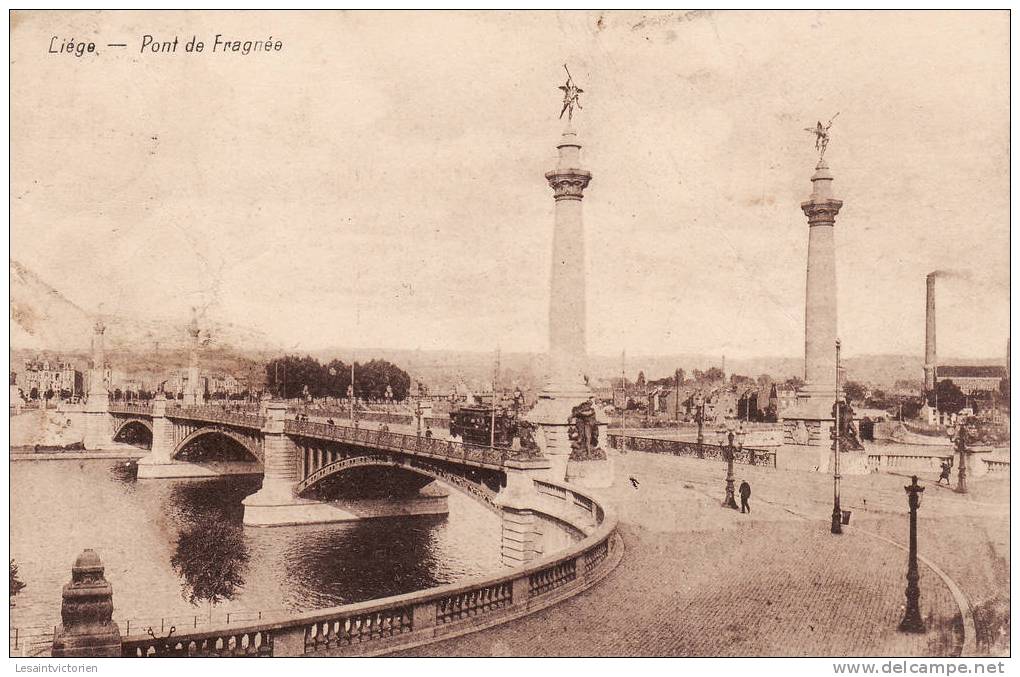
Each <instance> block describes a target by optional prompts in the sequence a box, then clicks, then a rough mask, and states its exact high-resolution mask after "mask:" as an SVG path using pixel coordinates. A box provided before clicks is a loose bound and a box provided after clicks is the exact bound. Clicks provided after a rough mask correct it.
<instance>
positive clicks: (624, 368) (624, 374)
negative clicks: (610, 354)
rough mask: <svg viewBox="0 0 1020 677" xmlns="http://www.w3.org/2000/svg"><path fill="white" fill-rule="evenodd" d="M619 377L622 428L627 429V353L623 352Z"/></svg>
mask: <svg viewBox="0 0 1020 677" xmlns="http://www.w3.org/2000/svg"><path fill="white" fill-rule="evenodd" d="M621 359H622V361H621V363H620V376H621V377H623V427H624V428H626V427H627V351H626V349H625V350H624V351H623V356H622V358H621Z"/></svg>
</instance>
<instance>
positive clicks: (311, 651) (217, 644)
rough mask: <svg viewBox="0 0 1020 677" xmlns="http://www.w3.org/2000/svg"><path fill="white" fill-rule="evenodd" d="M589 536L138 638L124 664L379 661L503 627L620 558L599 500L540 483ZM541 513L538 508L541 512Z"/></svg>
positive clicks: (127, 643) (612, 524)
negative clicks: (402, 591) (331, 598)
mask: <svg viewBox="0 0 1020 677" xmlns="http://www.w3.org/2000/svg"><path fill="white" fill-rule="evenodd" d="M534 482H535V488H536V489H537V490H539V491H540V492H541V493H542V494H543V495H544V496H546V497H553V498H557V499H558V500H560V501H562V502H563V503H564V504H565V506H564V507H566V508H568V509H567V510H566V511H564V513H565V514H571V513H572V511H571V510H570V508H572V507H576V508H579V509H580V510H581V511H582V512H581V513H580V514H579V513H577V512H576V511H573V514H575V516H576V518H577V520H578V524H577V525H576V526H577V528H578V529H580V528H581V527H582V526H584V525H583V524H582V522H583V521H584V518H585V516H587V515H591V516H592V517H593V518H594V519H595V524H596V528H595V530H594V531H592V532H591V534H590V535H589V536H587V537H586V538H584V539H583V540H581V541H579V542H577V543H574V544H573V545H572V546H571V547H569V548H567V549H566V550H564V551H562V552H560V553H558V554H553V555H551V556H549V557H546V558H544V559H541V560H538V561H536V562H534V563H532V564H530V565H528V566H524V567H519V568H515V569H510V570H507V571H506V572H505V573H502V572H501V573H499V574H496V575H489V576H482V577H479V578H476V579H473V580H470V581H466V582H463V583H456V584H451V585H444V586H441V587H438V588H432V589H429V590H420V591H418V592H413V593H410V594H406V595H397V596H394V597H387V598H385V599H380V600H373V601H369V602H362V603H359V604H348V605H345V606H340V607H335V608H332V609H323V610H318V611H311V612H305V613H299V614H295V615H294V616H293V617H291V618H289V619H284V620H277V621H272V622H258V623H254V624H248V625H241V626H238V627H234V628H221V629H218V630H217V629H210V630H204V631H202V632H185V633H183V634H180V635H177V636H175V637H173V638H172V640H170V641H169V642H168V641H164V640H158V639H156V640H154V639H153V638H151V637H148V636H145V637H142V636H139V635H136V636H133V637H127V638H125V640H124V641H123V644H122V646H123V655H124V656H203V655H224V656H238V655H243V656H342V655H379V654H385V653H390V652H392V651H396V650H400V649H406V648H410V647H413V646H419V645H422V644H428V643H430V642H434V641H437V640H440V639H445V638H448V637H455V636H457V635H463V634H467V633H469V632H474V631H476V630H482V629H484V628H487V627H491V626H493V625H498V624H500V623H506V622H508V621H511V620H514V619H516V618H520V617H521V616H525V615H527V614H529V613H533V612H535V611H538V610H540V609H544V608H546V607H548V606H551V605H553V604H555V603H557V602H559V601H561V600H563V599H566V598H568V597H570V596H572V595H575V594H577V593H579V592H582V591H583V590H586V589H588V588H589V587H591V586H592V585H594V584H595V583H597V582H598V581H599V580H601V579H602V578H603V577H605V576H606V575H607V574H608V573H609V572H610V571H612V570H613V568H614V567H615V566H616V565H617V564H618V563H619V561H620V558H621V557H622V556H623V541H622V539H621V538H620V536H619V534H618V533H617V521H616V518H615V516H614V515H613V514H612V513H611V512H609V511H608V509H606V508H604V507H603V506H601V505H599V503H598V501H596V500H595V498H594V497H592V496H590V495H588V494H586V493H584V492H583V491H579V490H578V489H575V488H574V487H570V486H564V485H560V484H557V483H554V482H546V481H540V480H535V481H534ZM535 510H536V511H541V508H539V507H536V508H535Z"/></svg>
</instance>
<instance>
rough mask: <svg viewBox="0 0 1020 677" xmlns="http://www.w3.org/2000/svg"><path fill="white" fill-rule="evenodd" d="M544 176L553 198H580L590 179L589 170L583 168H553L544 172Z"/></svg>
mask: <svg viewBox="0 0 1020 677" xmlns="http://www.w3.org/2000/svg"><path fill="white" fill-rule="evenodd" d="M545 178H546V180H547V181H548V182H549V186H550V187H551V188H552V189H553V191H554V193H555V195H554V199H555V200H557V201H559V200H580V199H581V198H583V197H584V189H585V188H587V187H588V183H589V182H590V181H591V172H589V171H587V170H584V169H553V170H552V171H549V172H546V173H545Z"/></svg>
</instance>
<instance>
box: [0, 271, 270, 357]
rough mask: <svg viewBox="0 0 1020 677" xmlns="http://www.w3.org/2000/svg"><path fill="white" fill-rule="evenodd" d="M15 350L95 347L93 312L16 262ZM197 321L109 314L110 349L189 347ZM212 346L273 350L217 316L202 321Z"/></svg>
mask: <svg viewBox="0 0 1020 677" xmlns="http://www.w3.org/2000/svg"><path fill="white" fill-rule="evenodd" d="M10 283H11V286H10V313H11V336H10V339H11V348H12V349H14V350H28V351H37V352H42V351H52V352H55V353H73V352H87V351H88V350H89V349H90V346H91V345H92V327H93V325H94V324H95V314H94V312H93V311H86V310H85V309H83V308H81V307H80V306H78V305H77V304H75V303H74V302H73V301H71V300H70V299H68V298H67V297H66V296H64V295H63V294H62V293H61V292H59V291H57V290H56V289H54V288H53V287H51V286H50V285H49V284H47V283H46V282H45V281H44V280H43V279H42V278H41V277H39V275H37V274H36V273H34V272H33V271H31V270H29V269H28V268H27V267H26V266H24V265H23V264H21V263H19V262H18V261H15V260H13V259H11V261H10ZM190 319H191V318H188V317H182V318H180V321H178V322H169V323H168V322H165V321H159V320H153V319H151V318H138V317H123V316H117V315H104V316H103V322H104V323H105V324H106V326H107V330H106V335H105V336H106V345H107V348H108V349H109V350H111V351H117V350H123V351H129V352H147V351H155V352H157V353H158V352H159V351H161V350H164V351H165V350H170V349H173V348H177V347H184V346H185V345H186V340H187V332H186V327H187V324H188V322H189V321H190ZM200 323H201V324H202V326H203V329H207V330H208V332H209V335H210V337H211V343H212V344H213V345H216V346H223V347H226V348H230V347H233V348H236V349H241V350H244V351H265V350H271V349H272V348H273V346H272V345H271V344H270V343H269V341H268V339H267V338H266V336H265V334H262V333H261V332H258V331H255V330H253V329H249V328H246V327H238V326H237V325H232V324H228V323H224V322H218V321H216V320H215V318H200Z"/></svg>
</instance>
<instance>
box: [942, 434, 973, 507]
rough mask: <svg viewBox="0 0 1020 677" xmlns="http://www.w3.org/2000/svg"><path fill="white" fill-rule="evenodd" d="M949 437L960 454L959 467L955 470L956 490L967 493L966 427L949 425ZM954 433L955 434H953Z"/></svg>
mask: <svg viewBox="0 0 1020 677" xmlns="http://www.w3.org/2000/svg"><path fill="white" fill-rule="evenodd" d="M947 431H948V432H949V439H951V440H953V442H955V443H956V451H957V452H958V453H959V454H960V469H959V470H958V471H957V472H956V491H957V493H960V494H966V493H967V454H968V451H967V429H966V428H965V427H964V426H962V425H961V426H960V427H959V428H957V427H956V426H949V428H948V429H947ZM954 433H955V434H954Z"/></svg>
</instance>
